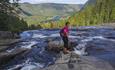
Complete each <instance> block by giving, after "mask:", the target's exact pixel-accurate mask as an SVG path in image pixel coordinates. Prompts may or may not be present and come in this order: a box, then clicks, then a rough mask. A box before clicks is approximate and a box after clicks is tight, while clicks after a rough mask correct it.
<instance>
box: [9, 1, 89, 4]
mask: <svg viewBox="0 0 115 70" xmlns="http://www.w3.org/2000/svg"><path fill="white" fill-rule="evenodd" d="M11 1H12V0H11ZM87 1H88V0H21V1H19V2H20V3H24V2H29V3H32V4H37V3H64V4H84V3H86V2H87Z"/></svg>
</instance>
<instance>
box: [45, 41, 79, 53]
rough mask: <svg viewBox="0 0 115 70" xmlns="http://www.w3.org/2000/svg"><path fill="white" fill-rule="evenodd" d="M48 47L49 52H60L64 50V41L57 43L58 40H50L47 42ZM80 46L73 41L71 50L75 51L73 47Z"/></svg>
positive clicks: (70, 45)
mask: <svg viewBox="0 0 115 70" xmlns="http://www.w3.org/2000/svg"><path fill="white" fill-rule="evenodd" d="M47 45H48V46H47V47H46V49H47V50H49V51H54V52H60V51H61V50H62V49H63V41H62V40H60V41H57V40H54V41H53V40H49V41H47ZM76 45H78V44H77V43H76V42H74V41H72V42H70V43H69V47H70V48H69V49H70V50H73V47H76Z"/></svg>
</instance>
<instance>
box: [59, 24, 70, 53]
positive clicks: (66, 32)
mask: <svg viewBox="0 0 115 70" xmlns="http://www.w3.org/2000/svg"><path fill="white" fill-rule="evenodd" d="M69 24H70V23H69V22H66V23H65V26H64V27H63V28H62V29H61V30H60V36H61V38H62V40H63V42H64V49H63V52H64V53H69V51H68V49H69V46H68V35H69Z"/></svg>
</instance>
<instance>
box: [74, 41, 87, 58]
mask: <svg viewBox="0 0 115 70" xmlns="http://www.w3.org/2000/svg"><path fill="white" fill-rule="evenodd" d="M85 50H86V43H84V44H79V45H78V46H76V48H74V53H75V54H78V55H80V56H81V55H87V52H85Z"/></svg>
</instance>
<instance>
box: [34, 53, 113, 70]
mask: <svg viewBox="0 0 115 70" xmlns="http://www.w3.org/2000/svg"><path fill="white" fill-rule="evenodd" d="M64 56H66V57H64ZM68 56H70V57H68ZM62 57H63V58H61V59H58V63H55V64H54V65H50V66H49V67H46V68H43V69H40V70H114V68H113V67H112V66H111V65H110V64H109V63H108V62H106V61H103V60H100V59H97V58H95V57H90V56H85V57H80V58H77V57H76V56H74V57H72V59H70V58H71V54H70V55H63V56H62ZM65 58H68V61H67V59H65ZM73 58H74V59H73ZM69 60H71V62H70V61H69ZM35 70H37V69H35Z"/></svg>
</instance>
